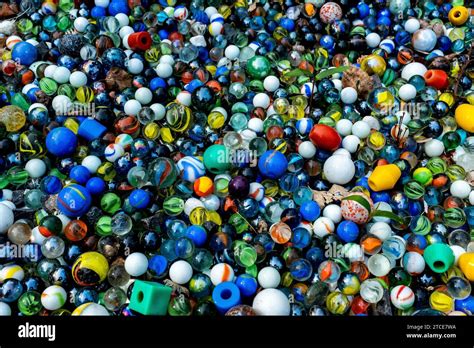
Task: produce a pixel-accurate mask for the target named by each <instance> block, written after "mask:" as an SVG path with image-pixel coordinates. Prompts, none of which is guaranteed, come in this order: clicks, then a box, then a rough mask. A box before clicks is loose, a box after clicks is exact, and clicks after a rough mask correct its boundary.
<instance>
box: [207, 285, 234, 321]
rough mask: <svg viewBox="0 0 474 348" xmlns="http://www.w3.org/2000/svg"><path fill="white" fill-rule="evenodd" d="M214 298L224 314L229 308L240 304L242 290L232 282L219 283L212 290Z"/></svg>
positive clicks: (219, 309)
mask: <svg viewBox="0 0 474 348" xmlns="http://www.w3.org/2000/svg"><path fill="white" fill-rule="evenodd" d="M212 300H213V301H214V304H215V305H216V307H217V310H218V311H219V312H220V313H221V314H224V313H225V312H227V311H228V310H229V309H231V308H232V307H234V306H237V305H238V304H240V290H239V288H238V287H237V285H235V284H234V283H232V282H223V283H220V284H219V285H217V286H216V287H215V288H214V291H213V292H212Z"/></svg>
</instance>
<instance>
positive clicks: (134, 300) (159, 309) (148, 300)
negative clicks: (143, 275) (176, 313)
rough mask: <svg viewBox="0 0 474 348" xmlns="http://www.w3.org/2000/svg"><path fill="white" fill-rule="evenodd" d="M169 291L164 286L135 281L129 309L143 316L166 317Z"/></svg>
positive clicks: (168, 288) (169, 289)
mask: <svg viewBox="0 0 474 348" xmlns="http://www.w3.org/2000/svg"><path fill="white" fill-rule="evenodd" d="M171 291H172V288H170V287H169V286H166V285H162V284H159V283H154V282H145V281H142V280H136V281H135V283H134V284H133V290H132V297H131V299H130V305H129V307H130V309H132V310H134V311H136V312H138V313H141V314H144V315H166V313H167V311H168V304H169V302H170V298H171Z"/></svg>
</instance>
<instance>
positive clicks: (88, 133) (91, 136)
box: [77, 118, 107, 141]
mask: <svg viewBox="0 0 474 348" xmlns="http://www.w3.org/2000/svg"><path fill="white" fill-rule="evenodd" d="M105 132H107V128H106V127H105V126H103V125H102V124H101V123H99V122H97V121H96V120H94V119H92V118H86V119H85V120H84V121H82V123H81V124H80V126H79V130H78V131H77V134H78V135H80V136H81V137H83V138H85V139H87V140H89V141H92V140H95V139H98V138H100V137H101V136H102V135H104V133H105Z"/></svg>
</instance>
